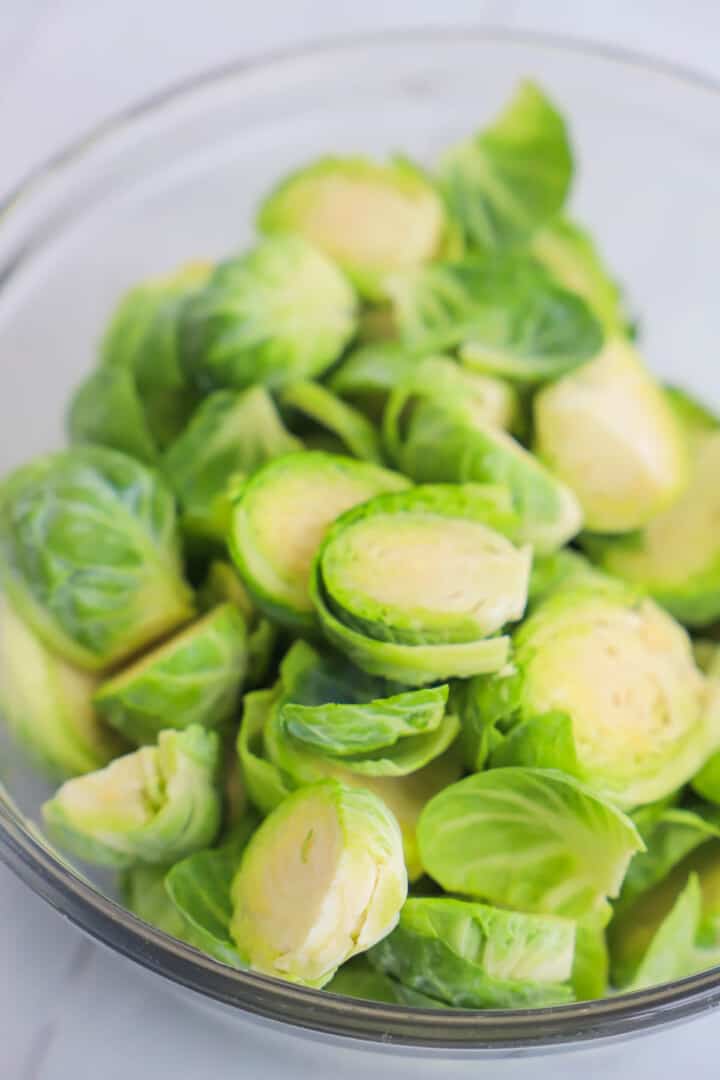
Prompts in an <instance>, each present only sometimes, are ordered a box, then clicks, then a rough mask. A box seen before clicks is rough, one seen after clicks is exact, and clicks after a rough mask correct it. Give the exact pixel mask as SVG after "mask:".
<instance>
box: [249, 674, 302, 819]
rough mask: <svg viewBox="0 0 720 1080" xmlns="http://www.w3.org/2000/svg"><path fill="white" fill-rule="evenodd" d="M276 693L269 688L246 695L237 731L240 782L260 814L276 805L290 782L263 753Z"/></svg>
mask: <svg viewBox="0 0 720 1080" xmlns="http://www.w3.org/2000/svg"><path fill="white" fill-rule="evenodd" d="M278 693H279V690H278V689H272V690H255V691H253V693H251V694H246V695H245V698H244V708H243V717H242V721H241V723H240V731H239V732H238V742H237V750H238V757H239V759H240V768H241V770H242V775H243V781H244V783H245V787H246V789H247V793H248V797H249V799H250V801H251V802H252V804H253V805H254V806H256V807H257V808H258V810H260V811H261V813H263V814H269V813H270V812H271V811H272V810H274V809H275V807H276V806H279V805H280V803H281V802H282V801H283V799H284V798H285V796H286V795H288V794H289V792H290V790H291V784H290V783H288V782H287V781H286V779H285V777H284V776H283V775H282V773H281V772H280V769H279V768H278V767H277V765H275V764H273V762H271V761H268V760H267V759H266V757H265V755H264V743H263V736H264V732H265V725H266V723H267V720H268V717H269V715H270V711H271V708H272V706H273V704H274V702H275V701H276V699H277V697H278Z"/></svg>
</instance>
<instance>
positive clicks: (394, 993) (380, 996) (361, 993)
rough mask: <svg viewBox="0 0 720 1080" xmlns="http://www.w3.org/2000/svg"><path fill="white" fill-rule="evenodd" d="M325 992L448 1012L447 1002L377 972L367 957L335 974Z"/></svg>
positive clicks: (324, 988) (355, 960) (350, 961)
mask: <svg viewBox="0 0 720 1080" xmlns="http://www.w3.org/2000/svg"><path fill="white" fill-rule="evenodd" d="M323 990H326V991H327V992H328V993H330V994H341V995H343V996H344V997H353V998H361V999H362V1000H364V1001H382V1002H385V1003H387V1004H390V1005H415V1006H417V1007H419V1008H423V1009H446V1008H447V1005H446V1004H445V1002H444V1001H437V1000H436V999H435V998H431V997H428V996H427V994H420V993H418V991H417V990H412V989H411V988H410V987H409V986H403V984H402V983H399V982H398V981H397V980H396V979H391V978H390V977H389V976H388V975H383V974H382V972H380V971H375V970H374V969H373V968H372V967H370V964H369V963H368V961H367V959H366V957H365V956H355V957H353V959H352V960H348V962H347V963H346V964H343V965H342V967H340V968H338V970H337V971H336V972H335V974H334V975H333V977H332V979H331V980H330V982H329V983H327V984H326V985H325V986H324V987H323Z"/></svg>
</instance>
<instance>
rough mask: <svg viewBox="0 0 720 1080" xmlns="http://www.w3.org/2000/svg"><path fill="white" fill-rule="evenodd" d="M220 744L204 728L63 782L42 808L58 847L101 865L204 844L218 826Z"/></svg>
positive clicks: (172, 854) (160, 857)
mask: <svg viewBox="0 0 720 1080" xmlns="http://www.w3.org/2000/svg"><path fill="white" fill-rule="evenodd" d="M218 764H219V741H218V736H217V735H216V734H215V733H214V732H210V731H205V730H204V729H203V728H201V727H197V726H196V727H189V728H186V729H185V730H184V731H161V732H160V734H159V735H158V741H157V746H152V747H150V746H144V747H142V748H141V749H140V750H136V751H135V752H134V753H132V754H126V755H125V757H121V758H117V760H115V761H113V762H112V764H110V765H108V766H107V767H106V768H105V769H101V770H100V771H99V772H94V773H89V774H88V775H87V776H81V777H78V778H77V779H75V780H68V781H66V783H64V784H63V785H62V787H61V788H60V789H59V791H57V792H56V794H55V795H54V796H53V798H52V799H50V800H49V802H46V803H45V805H44V806H43V818H44V819H45V825H46V827H47V830H48V833H49V834H50V836H51V838H52V839H54V840H56V841H57V843H58V845H59V846H60V847H62V848H66V849H67V850H68V851H71V852H73V853H74V854H75V855H77V856H79V858H81V859H85V860H86V861H87V862H90V863H96V864H97V865H99V866H115V867H120V868H122V867H126V866H132V865H133V864H134V863H137V862H146V863H165V864H166V865H167V864H168V863H171V862H174V861H175V860H176V859H181V858H182V857H183V856H184V855H189V854H190V853H191V852H192V851H198V850H200V849H201V848H204V847H207V846H208V845H209V844H211V843H212V842H213V840H214V839H215V835H216V833H217V831H218V828H219V825H220V796H219V792H218V790H217V788H216V786H215V776H216V772H217V768H218Z"/></svg>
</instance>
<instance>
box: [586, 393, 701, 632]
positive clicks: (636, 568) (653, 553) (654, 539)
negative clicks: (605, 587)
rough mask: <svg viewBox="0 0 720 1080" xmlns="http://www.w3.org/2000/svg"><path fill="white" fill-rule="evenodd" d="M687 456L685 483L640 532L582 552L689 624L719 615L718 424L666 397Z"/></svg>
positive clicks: (597, 542)
mask: <svg viewBox="0 0 720 1080" xmlns="http://www.w3.org/2000/svg"><path fill="white" fill-rule="evenodd" d="M671 403H672V406H673V411H674V413H675V415H676V417H677V418H678V420H679V421H680V423H681V426H682V428H683V430H684V431H685V434H686V437H687V441H688V443H689V447H690V454H691V475H690V483H689V485H688V487H686V488H685V490H684V491H682V492H681V493H680V494H679V496H678V497H677V498H676V499H675V501H674V502H672V504H671V505H670V506H669V507H668V508H667V509H665V510H664V511H661V512H660V513H658V514H656V515H655V516H654V517H653V518H652V520H651V521H649V522H648V523H647V524H646V526H645V528H644V529H643V530H642V532H639V533H633V534H631V535H630V536H627V537H625V536H621V537H608V538H606V537H593V538H589V539H588V543H587V550H588V552H589V553H590V554H591V556H592V557H593V559H595V560H596V561H597V562H598V563H599V564H600V565H601V566H602V567H603V568H604V569H607V570H608V571H610V573H612V574H616V575H617V576H618V577H621V578H625V579H626V580H628V581H631V582H635V583H636V584H638V585H641V586H643V587H644V588H646V589H647V590H648V592H650V593H651V594H652V595H653V596H654V597H655V599H656V600H658V601H659V602H660V603H661V604H662V605H663V607H666V608H667V609H668V611H670V612H671V613H672V614H673V615H675V617H676V618H678V619H681V620H682V622H684V623H687V624H688V625H689V626H707V625H708V624H709V623H712V622H714V621H715V620H716V619H718V618H720V540H719V539H718V537H717V530H716V520H717V516H718V514H720V494H717V493H716V488H717V483H716V481H717V476H718V470H720V422H718V421H717V420H713V418H712V417H710V416H709V414H708V413H707V412H706V411H705V410H704V409H703V408H702V407H701V406H695V403H694V402H688V401H687V399H685V400H684V401H683V402H682V403H681V402H680V401H679V399H678V398H677V397H676V396H674V397H673V398H671Z"/></svg>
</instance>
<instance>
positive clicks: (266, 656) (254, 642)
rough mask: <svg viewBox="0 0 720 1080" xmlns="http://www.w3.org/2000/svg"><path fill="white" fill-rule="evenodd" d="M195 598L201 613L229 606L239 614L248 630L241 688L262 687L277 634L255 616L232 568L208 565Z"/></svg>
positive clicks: (218, 561) (216, 563)
mask: <svg viewBox="0 0 720 1080" xmlns="http://www.w3.org/2000/svg"><path fill="white" fill-rule="evenodd" d="M197 599H198V604H199V605H200V609H201V610H203V611H209V610H210V609H211V608H213V607H215V605H216V604H222V603H231V604H234V605H235V607H236V608H237V609H238V611H239V612H240V613H241V614H242V616H243V618H244V619H245V623H246V625H247V627H248V635H247V649H246V651H247V664H246V671H245V686H246V687H247V688H248V689H250V690H252V689H253V688H254V687H256V686H262V685H263V683H264V682H265V680H266V678H267V676H268V673H269V671H270V667H271V665H272V661H273V656H274V653H275V646H276V645H277V639H278V631H277V629H276V628H275V627H274V626H273V624H272V623H271V622H269V620H268V619H266V618H264V617H263V616H261V615H260V614H259V613H258V611H257V609H256V608H255V605H254V604H253V602H252V600H251V599H250V594H249V593H248V591H247V589H246V588H245V586H244V585H243V583H242V581H241V580H240V577H239V575H238V573H237V571H236V569H235V567H234V566H231V564H230V563H228V562H223V561H222V559H215V560H214V561H213V562H211V563H210V566H209V568H208V572H207V577H206V578H205V581H204V582H203V585H202V586H201V588H200V590H199V591H198V597H197Z"/></svg>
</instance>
